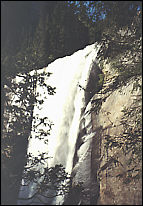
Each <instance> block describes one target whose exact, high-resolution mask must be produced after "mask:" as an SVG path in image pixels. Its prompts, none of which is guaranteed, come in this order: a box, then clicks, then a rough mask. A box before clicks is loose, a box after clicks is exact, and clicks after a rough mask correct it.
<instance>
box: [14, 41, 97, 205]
mask: <svg viewBox="0 0 143 206" xmlns="http://www.w3.org/2000/svg"><path fill="white" fill-rule="evenodd" d="M99 47H100V46H99V45H97V44H96V43H95V44H92V45H89V46H87V47H86V48H84V49H82V50H79V51H77V52H75V53H74V54H73V55H71V56H66V57H64V58H59V59H57V60H55V61H54V62H53V63H51V64H49V65H48V66H47V67H46V68H43V69H39V70H38V73H41V72H43V71H44V72H47V73H48V72H50V73H52V74H51V75H50V77H48V78H47V79H46V78H45V82H46V83H47V84H48V85H50V86H53V87H56V90H55V91H56V93H55V94H54V95H48V96H47V99H45V100H44V103H43V104H42V106H41V109H40V110H39V108H38V107H37V106H36V105H35V107H34V113H33V116H35V117H36V116H37V115H38V116H39V117H40V118H43V117H48V119H49V120H50V121H51V122H52V123H53V125H52V130H51V131H50V135H49V137H48V144H45V143H44V141H43V140H39V139H38V138H35V137H34V133H33V134H31V135H32V138H31V139H30V140H29V145H28V151H27V152H28V153H32V155H34V156H38V155H39V154H40V153H43V152H45V153H47V152H48V156H49V157H52V158H48V159H47V163H48V167H51V166H54V165H56V164H62V165H63V166H64V167H65V170H66V172H67V173H69V174H70V173H71V171H72V165H73V157H74V151H75V144H76V140H77V136H78V129H79V122H80V117H81V112H82V111H83V110H84V108H85V90H84V89H82V88H86V85H87V82H88V78H89V74H90V71H91V68H92V64H93V62H94V63H95V62H96V61H97V59H96V57H97V52H98V50H99ZM36 92H39V94H40V95H41V97H42V96H43V98H44V95H45V94H44V92H45V90H44V88H42V87H41V86H40V85H37V88H36ZM33 126H34V123H33ZM38 129H41V127H39V128H38ZM42 129H46V128H44V127H43V128H42ZM40 167H43V165H40ZM34 188H35V184H33V183H32V184H31V185H30V186H27V187H26V186H22V187H21V189H20V192H19V197H20V198H21V197H23V198H30V197H31V196H32V195H33V193H34ZM63 200H64V199H63V197H56V198H54V199H53V200H52V201H51V200H50V201H51V202H49V204H51V205H61V204H62V203H63ZM46 201H47V199H46ZM27 203H29V204H30V200H18V202H17V204H18V205H25V204H27ZM38 205H42V203H41V202H39V203H38Z"/></svg>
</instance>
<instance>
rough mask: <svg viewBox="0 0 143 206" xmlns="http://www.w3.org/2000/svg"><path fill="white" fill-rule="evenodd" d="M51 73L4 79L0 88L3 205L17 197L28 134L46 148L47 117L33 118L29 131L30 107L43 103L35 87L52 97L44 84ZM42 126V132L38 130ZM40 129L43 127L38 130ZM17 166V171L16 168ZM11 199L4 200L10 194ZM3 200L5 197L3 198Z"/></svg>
mask: <svg viewBox="0 0 143 206" xmlns="http://www.w3.org/2000/svg"><path fill="white" fill-rule="evenodd" d="M50 75H51V73H47V74H45V72H43V73H41V74H38V73H37V72H36V71H35V73H34V74H33V75H32V74H30V73H28V74H21V73H19V74H17V76H16V77H15V78H10V77H9V78H7V79H6V80H7V81H6V83H5V85H4V88H3V89H4V90H3V92H4V93H5V98H4V115H3V127H2V140H1V143H2V144H1V155H2V159H1V160H2V190H3V192H4V193H5V194H2V196H3V199H2V202H3V204H9V203H15V201H16V198H17V197H16V195H18V189H19V183H20V181H21V175H22V171H23V168H24V165H25V164H26V152H27V145H28V139H29V137H31V136H30V133H31V131H33V133H34V134H35V138H39V139H44V142H45V143H46V144H47V137H48V135H49V134H50V130H51V129H52V123H51V122H50V121H49V120H48V118H47V117H43V118H39V117H36V122H35V124H34V126H33V127H32V122H34V121H35V118H34V117H33V107H34V105H35V104H37V106H38V107H39V108H40V106H41V104H42V103H43V102H44V99H43V97H42V99H41V98H40V95H39V94H38V93H37V92H36V86H37V83H38V84H39V85H41V87H42V88H45V95H46V91H47V93H48V94H49V95H53V94H54V93H55V89H56V88H52V87H51V86H49V85H47V84H45V81H44V79H45V78H46V77H49V76H50ZM40 125H44V126H45V128H46V129H40V128H39V126H40ZM42 128H43V127H42ZM17 165H19V167H18V168H17ZM11 190H12V191H13V192H11V194H13V195H12V196H7V195H8V194H9V193H10V191H11ZM5 196H6V197H5Z"/></svg>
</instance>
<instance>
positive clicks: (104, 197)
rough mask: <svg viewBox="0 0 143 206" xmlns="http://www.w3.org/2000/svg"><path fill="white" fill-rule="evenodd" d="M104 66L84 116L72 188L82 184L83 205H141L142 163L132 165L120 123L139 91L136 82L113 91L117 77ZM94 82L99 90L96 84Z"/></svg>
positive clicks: (137, 162) (78, 141)
mask: <svg viewBox="0 0 143 206" xmlns="http://www.w3.org/2000/svg"><path fill="white" fill-rule="evenodd" d="M102 66H103V68H102V72H103V73H104V84H103V86H102V89H101V90H100V91H99V92H97V93H96V94H95V95H94V96H93V97H92V99H91V100H90V102H89V103H88V105H87V107H86V109H85V112H84V114H83V115H82V117H81V122H80V129H79V135H78V140H77V144H76V150H75V155H74V163H73V171H72V176H73V185H74V184H77V183H78V182H82V183H83V187H84V190H83V195H82V198H81V200H80V201H79V204H81V205H139V204H141V202H142V197H141V194H142V186H141V175H139V171H140V170H141V162H140V161H138V160H136V162H131V161H130V160H131V153H132V151H130V152H128V153H126V151H124V149H123V148H124V144H125V141H126V139H123V136H124V128H123V125H122V124H121V120H122V118H123V115H124V113H123V111H122V110H123V109H124V108H125V107H126V108H129V107H130V106H131V105H132V103H133V101H134V98H137V96H138V95H139V90H137V91H135V90H134V91H133V86H134V83H135V82H134V80H133V79H131V80H130V81H129V82H128V83H127V84H126V85H124V86H121V87H115V86H114V87H113V88H112V90H110V89H109V88H111V85H113V82H114V79H115V78H116V76H117V74H116V73H115V72H114V71H113V70H112V68H111V66H110V65H109V64H106V63H105V64H104V65H102ZM94 83H95V87H96V84H97V82H94ZM115 139H116V141H115ZM118 139H119V140H118ZM109 140H110V141H109ZM111 140H112V141H111ZM119 145H120V146H119Z"/></svg>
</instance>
